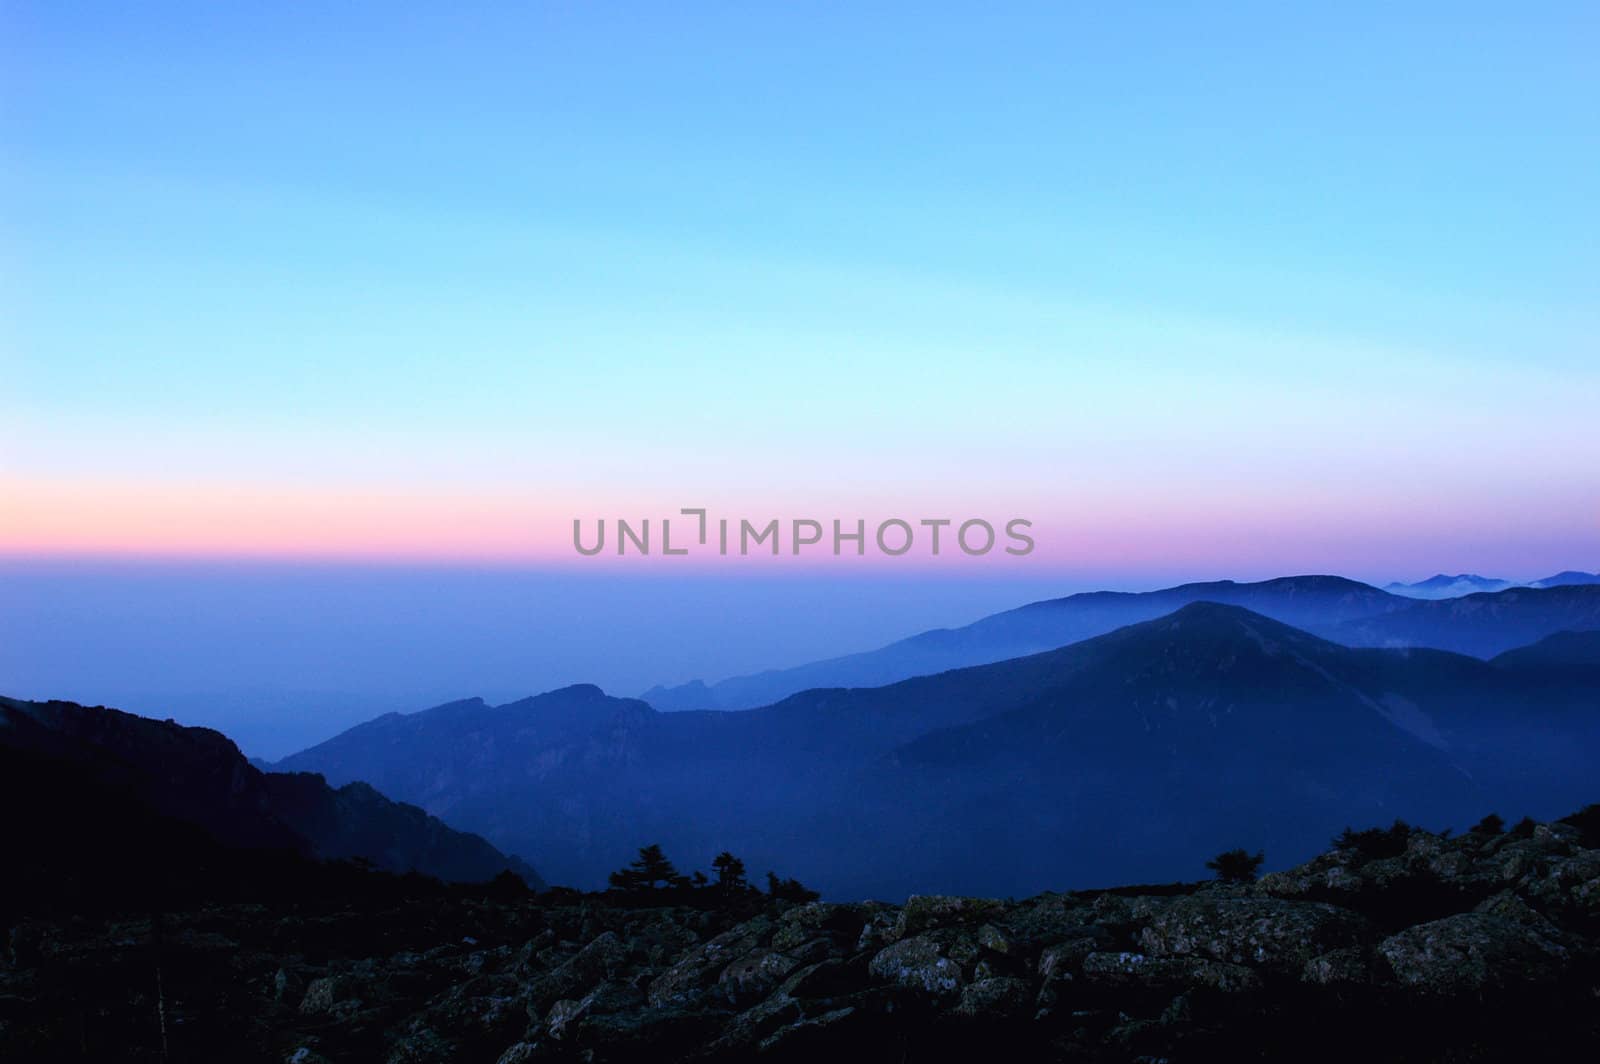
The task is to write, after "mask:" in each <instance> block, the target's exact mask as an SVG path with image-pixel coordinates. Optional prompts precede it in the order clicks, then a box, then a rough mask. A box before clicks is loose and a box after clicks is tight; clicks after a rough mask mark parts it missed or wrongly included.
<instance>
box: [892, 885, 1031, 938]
mask: <svg viewBox="0 0 1600 1064" xmlns="http://www.w3.org/2000/svg"><path fill="white" fill-rule="evenodd" d="M1004 908H1005V906H1004V905H1003V904H1002V903H1001V902H998V901H994V900H993V899H990V898H961V897H955V896H952V895H948V894H913V895H911V897H909V898H907V899H906V903H905V905H904V906H903V907H902V908H901V910H900V918H899V919H898V920H897V921H896V922H895V934H894V937H895V938H896V939H902V938H907V937H909V936H911V935H919V934H921V933H922V932H924V931H928V930H932V929H935V928H945V927H971V926H976V925H978V924H981V923H984V922H986V921H987V920H988V919H989V918H990V917H991V916H994V915H997V914H999V913H1001V912H1003V911H1004Z"/></svg>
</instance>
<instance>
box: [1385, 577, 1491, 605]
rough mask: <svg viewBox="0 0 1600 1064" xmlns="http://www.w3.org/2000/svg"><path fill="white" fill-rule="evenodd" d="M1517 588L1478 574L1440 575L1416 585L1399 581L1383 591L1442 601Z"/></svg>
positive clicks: (1387, 585) (1418, 582)
mask: <svg viewBox="0 0 1600 1064" xmlns="http://www.w3.org/2000/svg"><path fill="white" fill-rule="evenodd" d="M1516 586H1517V584H1516V583H1515V582H1514V581H1511V580H1498V579H1495V578H1493V577H1488V576H1479V575H1478V574H1477V573H1457V574H1456V575H1455V576H1447V575H1446V574H1444V573H1439V574H1437V575H1435V576H1430V577H1428V579H1426V580H1419V581H1417V582H1416V583H1414V584H1402V583H1400V582H1399V581H1396V582H1395V583H1392V584H1385V585H1384V588H1383V589H1384V590H1385V591H1388V592H1391V593H1393V594H1396V595H1405V596H1406V597H1407V598H1424V599H1441V598H1458V597H1459V596H1461V595H1471V594H1474V593H1475V592H1479V591H1504V590H1505V589H1506V588H1508V587H1516Z"/></svg>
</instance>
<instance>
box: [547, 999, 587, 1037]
mask: <svg viewBox="0 0 1600 1064" xmlns="http://www.w3.org/2000/svg"><path fill="white" fill-rule="evenodd" d="M589 1005H590V1000H589V998H587V997H584V998H582V999H580V1000H578V1001H573V1000H571V999H570V998H562V999H561V1000H560V1001H558V1002H556V1003H555V1004H554V1005H551V1006H550V1013H549V1015H547V1016H546V1017H545V1021H544V1028H545V1030H546V1031H547V1032H548V1033H549V1035H550V1037H551V1038H556V1039H560V1038H562V1037H565V1035H566V1033H567V1027H568V1025H570V1024H572V1023H574V1022H575V1021H576V1020H577V1019H578V1018H579V1017H581V1016H582V1015H583V1014H584V1013H586V1012H588V1011H589Z"/></svg>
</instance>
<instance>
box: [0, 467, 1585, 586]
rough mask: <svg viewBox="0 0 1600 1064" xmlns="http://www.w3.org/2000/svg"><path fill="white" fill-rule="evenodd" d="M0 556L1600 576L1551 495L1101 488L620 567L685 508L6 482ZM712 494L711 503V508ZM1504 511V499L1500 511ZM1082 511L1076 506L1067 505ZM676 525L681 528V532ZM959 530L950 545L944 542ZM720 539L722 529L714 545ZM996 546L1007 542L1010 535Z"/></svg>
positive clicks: (818, 510) (471, 496) (872, 516)
mask: <svg viewBox="0 0 1600 1064" xmlns="http://www.w3.org/2000/svg"><path fill="white" fill-rule="evenodd" d="M0 500H3V504H0V510H3V512H4V514H5V519H4V521H3V522H0V554H3V555H7V556H13V557H43V558H67V559H70V558H124V559H136V558H152V559H173V560H181V559H229V558H240V559H263V560H274V559H276V560H284V561H307V562H310V561H340V562H395V563H404V562H418V563H446V564H457V563H460V564H478V563H489V564H534V565H540V566H551V565H554V566H558V567H561V568H563V569H571V570H582V569H593V570H601V569H604V570H609V571H613V572H620V571H623V570H624V569H626V570H629V571H635V572H638V571H643V570H644V569H648V568H654V567H656V566H673V567H676V568H679V569H684V568H689V569H700V568H704V569H708V570H709V569H716V570H719V571H727V572H735V571H742V570H744V569H745V568H746V567H760V568H762V569H764V570H766V571H769V572H770V571H771V570H772V569H774V568H783V569H799V568H805V569H810V568H813V567H816V566H838V567H847V568H850V569H854V570H857V571H859V570H862V569H865V570H874V571H876V570H905V569H921V568H927V569H929V570H933V569H937V570H939V571H952V572H953V571H957V570H959V571H961V572H964V573H967V574H969V575H979V574H982V573H985V572H1009V573H1013V574H1015V573H1018V572H1020V571H1023V570H1024V568H1025V567H1031V568H1037V569H1039V570H1041V571H1051V572H1058V571H1074V572H1081V573H1106V574H1130V573H1173V574H1179V573H1188V574H1208V575H1210V576H1216V577H1220V576H1235V577H1239V578H1251V577H1255V576H1261V575H1271V574H1276V573H1285V572H1318V571H1320V572H1343V573H1347V574H1351V575H1356V574H1372V575H1374V576H1378V575H1383V574H1387V573H1393V574H1395V575H1399V576H1406V575H1411V574H1415V575H1428V573H1430V572H1432V571H1436V570H1438V569H1448V570H1450V571H1457V570H1462V569H1482V570H1485V571H1488V570H1495V571H1496V572H1497V573H1501V574H1504V575H1508V576H1512V577H1518V578H1527V577H1532V576H1537V575H1542V574H1543V573H1544V572H1545V571H1546V570H1548V571H1555V570H1556V569H1561V568H1571V567H1579V568H1583V567H1585V566H1584V563H1585V562H1586V561H1587V562H1588V563H1589V566H1588V567H1590V568H1592V567H1593V561H1594V559H1593V555H1594V553H1595V550H1594V545H1595V543H1596V536H1595V533H1596V530H1597V527H1600V520H1597V519H1596V518H1597V515H1596V514H1595V512H1594V507H1592V506H1587V505H1583V504H1581V503H1576V504H1574V505H1571V506H1569V507H1566V512H1564V513H1563V514H1562V517H1563V521H1562V522H1560V523H1558V524H1554V525H1552V524H1551V523H1550V522H1549V520H1548V515H1549V513H1550V512H1551V505H1550V503H1549V502H1548V500H1542V506H1541V508H1540V511H1539V512H1541V518H1540V519H1539V520H1537V521H1535V520H1532V519H1531V518H1530V517H1524V516H1519V515H1524V514H1529V513H1530V509H1529V508H1527V507H1522V506H1517V505H1496V506H1489V505H1482V506H1476V507H1470V508H1468V507H1462V506H1457V507H1455V508H1454V512H1452V513H1451V514H1450V518H1449V519H1448V520H1445V519H1443V518H1442V517H1441V513H1442V512H1443V510H1442V509H1441V507H1440V505H1439V501H1438V500H1436V499H1416V500H1410V501H1407V500H1399V499H1379V500H1376V501H1377V502H1378V503H1380V504H1381V505H1379V506H1378V507H1377V512H1376V514H1375V515H1368V514H1358V513H1355V512H1352V511H1351V510H1350V508H1349V507H1348V506H1347V505H1346V504H1345V503H1344V501H1343V500H1340V499H1334V498H1331V497H1323V498H1318V497H1317V495H1316V493H1315V492H1314V491H1307V492H1306V493H1305V494H1304V496H1303V497H1300V498H1295V499H1285V498H1282V497H1281V496H1275V497H1274V498H1271V499H1261V498H1255V497H1243V496H1238V495H1234V496H1231V497H1226V498H1216V497H1212V496H1207V495H1205V494H1203V493H1199V492H1196V493H1193V494H1192V495H1189V496H1188V497H1175V496H1173V495H1171V494H1166V495H1154V494H1144V493H1140V492H1138V491H1135V490H1131V489H1128V488H1107V487H1101V488H1099V489H1098V490H1092V491H1087V492H1076V493H1074V496H1073V498H1072V499H1071V500H1069V501H1061V502H1057V503H1055V504H1054V505H1052V506H1051V507H1050V509H1049V510H1038V511H1036V512H1030V511H1029V510H1028V509H1026V508H1012V509H1009V510H1008V509H1005V508H1002V507H998V506H994V505H989V506H985V507H983V508H981V509H978V508H974V509H972V510H970V511H960V512H953V510H952V508H951V507H948V506H933V505H930V506H928V507H927V509H926V511H924V512H925V513H926V514H927V515H930V516H952V517H956V518H957V520H960V519H962V518H964V517H967V516H972V517H984V518H987V519H989V520H991V521H992V522H993V523H994V524H995V525H996V526H997V529H998V528H1000V527H1001V526H1003V523H1004V521H1005V520H1006V519H1007V518H1008V517H1009V516H1013V515H1015V516H1025V517H1028V518H1030V519H1031V520H1032V521H1033V529H1032V535H1033V536H1034V538H1035V540H1036V542H1037V544H1038V546H1037V548H1036V550H1035V552H1034V553H1033V554H1031V555H1029V556H1027V557H1022V558H1016V557H1008V556H1005V555H1003V554H1002V553H1001V552H1000V549H999V547H997V548H996V550H995V551H994V552H993V553H991V554H990V555H989V556H987V557H980V558H968V557H964V556H962V555H960V554H959V552H956V551H954V550H952V549H951V547H950V546H948V545H947V546H946V548H945V550H944V552H942V553H941V556H940V557H939V558H937V559H934V558H929V557H927V556H926V555H925V554H923V553H922V552H921V549H920V546H919V548H918V549H914V550H913V552H912V553H911V554H908V555H906V556H903V557H898V558H896V557H885V556H883V555H881V554H878V553H877V552H876V550H875V549H874V548H873V547H872V546H871V543H870V540H871V536H872V529H873V527H874V526H875V524H876V522H877V521H879V520H882V519H883V518H885V517H888V516H900V517H905V518H907V519H910V520H912V521H913V522H915V520H916V519H917V518H918V517H920V516H923V512H913V511H910V510H902V509H900V508H899V507H900V506H901V505H902V504H899V503H897V504H896V505H897V509H896V510H895V511H893V512H891V513H886V514H877V513H870V512H862V511H861V510H857V509H853V508H852V509H846V507H844V506H839V507H829V506H825V505H817V506H813V507H809V508H808V510H807V511H806V514H807V515H808V516H823V515H829V516H834V515H836V516H839V517H840V518H842V519H844V520H846V521H852V520H853V519H854V518H856V517H858V516H859V517H861V518H863V519H865V520H866V521H867V527H868V538H869V544H868V553H867V556H866V557H865V558H856V557H853V556H851V555H849V554H846V555H845V556H843V557H834V556H833V555H832V554H831V553H829V552H828V550H827V548H828V545H829V544H828V541H827V540H826V539H825V540H824V543H823V544H822V545H820V547H821V548H822V549H819V548H816V547H813V548H807V549H806V551H804V552H803V553H802V554H801V555H800V556H799V557H795V556H792V555H791V554H790V553H789V547H788V535H789V533H788V522H789V520H790V515H789V514H785V513H781V512H766V511H751V510H746V511H743V512H741V511H740V510H739V509H737V508H733V507H729V508H725V509H721V510H719V509H717V508H715V507H713V508H712V518H713V520H715V518H716V517H718V516H727V517H729V518H731V519H734V520H735V521H736V520H737V519H738V518H739V517H749V518H751V519H752V520H756V521H765V520H767V519H768V518H770V517H777V518H779V519H780V521H781V522H782V525H781V529H782V531H781V534H782V536H783V548H782V553H781V554H780V556H779V557H777V558H773V557H771V556H770V555H758V556H752V557H748V558H741V557H738V556H737V555H730V556H719V555H717V554H716V553H715V551H714V549H713V548H697V549H696V550H695V552H694V553H692V554H691V555H689V556H687V557H673V558H665V557H662V556H660V554H659V553H653V554H652V555H651V556H649V557H644V558H641V557H637V556H633V555H630V556H627V557H621V558H619V557H617V556H616V555H615V553H614V550H615V525H614V522H615V519H616V518H617V517H626V518H629V519H630V520H636V519H638V518H650V519H651V521H652V526H653V528H654V529H655V533H654V535H655V537H656V538H654V539H653V541H652V546H653V547H654V548H655V549H656V550H657V551H658V550H659V527H660V526H659V519H660V518H662V517H672V518H673V519H674V526H673V528H674V541H675V543H677V544H686V543H689V542H690V541H692V539H693V536H692V535H684V532H686V531H688V530H690V529H692V528H693V519H691V518H679V517H678V516H677V514H676V510H675V509H674V508H669V507H666V506H659V507H655V508H648V507H627V506H622V505H611V504H608V503H604V502H599V501H597V500H595V499H585V500H573V499H538V498H535V497H532V493H530V494H529V496H525V497H517V496H511V495H507V494H505V493H490V492H466V491H448V490H437V489H436V490H432V491H428V492H420V491H418V492H400V491H390V492H384V491H374V490H344V489H335V488H306V487H256V486H250V487H240V486H237V485H215V484H212V485H204V484H171V483H158V484H148V485H143V486H132V485H129V484H126V483H120V482H119V483H106V482H94V481H71V482H67V481H49V482H46V481H24V480H6V481H0ZM700 501H704V500H700ZM1499 502H1501V503H1504V502H1506V501H1505V500H1500V501H1499ZM1069 503H1070V504H1069ZM575 514H578V515H582V516H583V517H584V521H585V528H586V530H590V531H591V532H592V529H593V521H594V519H595V517H598V516H604V517H606V518H607V523H608V533H609V534H608V542H607V550H606V552H605V553H603V554H601V555H599V556H595V557H581V556H578V555H577V554H576V553H575V552H574V551H573V549H572V545H571V530H572V518H573V516H574V515H575ZM680 521H681V524H680ZM949 535H950V532H949V530H946V533H945V540H944V542H945V543H946V544H949V542H950V540H949ZM714 543H715V534H714V533H713V536H712V544H713V545H714ZM1001 545H1002V546H1003V545H1004V540H1003V538H1002V540H1001Z"/></svg>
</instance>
